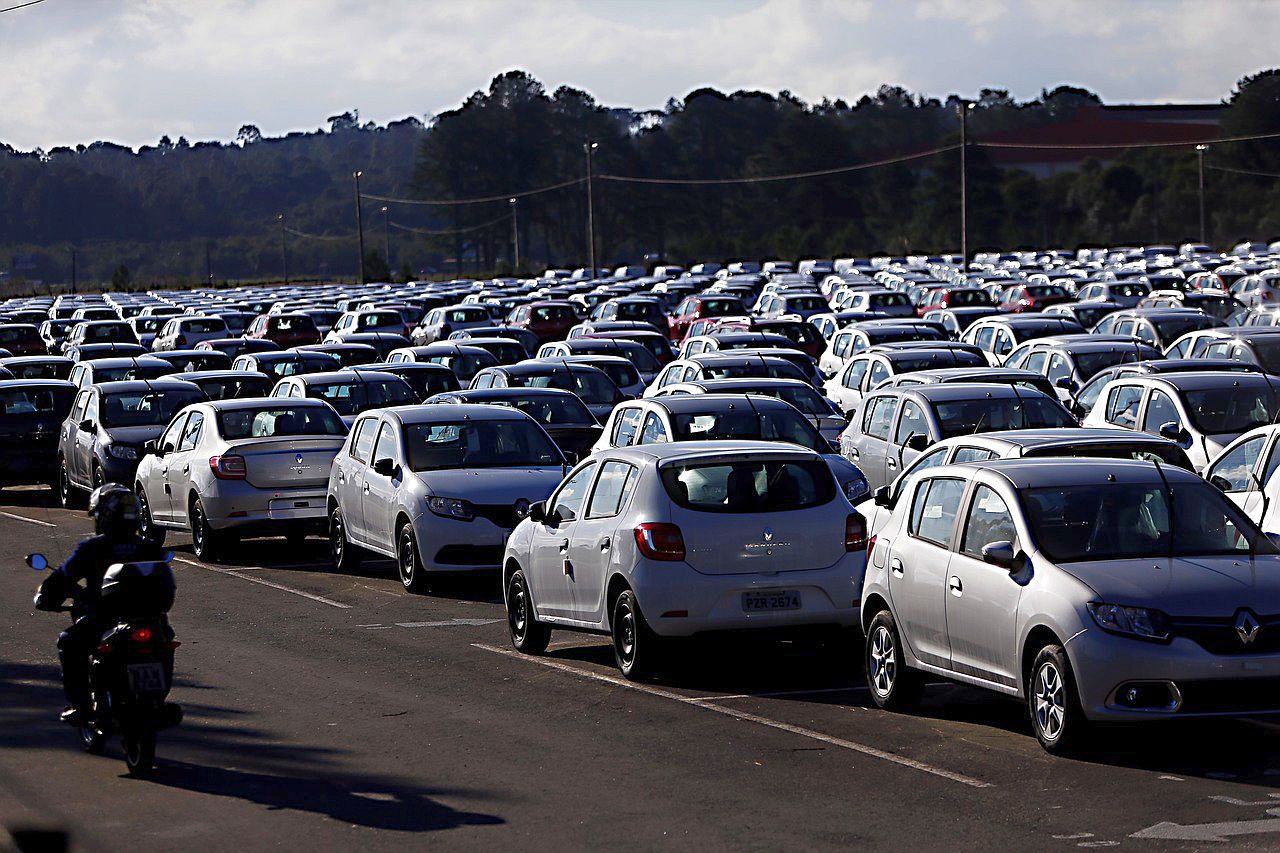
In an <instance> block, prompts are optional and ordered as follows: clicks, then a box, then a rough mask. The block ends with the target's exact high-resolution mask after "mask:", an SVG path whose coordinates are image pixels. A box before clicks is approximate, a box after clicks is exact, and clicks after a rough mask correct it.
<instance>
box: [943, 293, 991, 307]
mask: <svg viewBox="0 0 1280 853" xmlns="http://www.w3.org/2000/svg"><path fill="white" fill-rule="evenodd" d="M947 304H948V305H990V304H991V297H990V296H987V293H986V291H984V290H953V291H952V292H951V295H950V296H949V297H947Z"/></svg>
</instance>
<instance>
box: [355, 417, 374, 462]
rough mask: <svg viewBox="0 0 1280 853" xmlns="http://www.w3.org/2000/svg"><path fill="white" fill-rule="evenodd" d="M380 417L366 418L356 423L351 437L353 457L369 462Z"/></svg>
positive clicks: (358, 460) (359, 460)
mask: <svg viewBox="0 0 1280 853" xmlns="http://www.w3.org/2000/svg"><path fill="white" fill-rule="evenodd" d="M377 429H378V419H377V418H365V419H364V420H362V421H360V423H358V424H356V428H355V430H354V431H353V433H352V437H351V458H352V459H355V460H356V461H357V462H363V463H365V464H366V465H367V464H368V463H369V451H370V450H372V449H373V437H374V435H376V434H377Z"/></svg>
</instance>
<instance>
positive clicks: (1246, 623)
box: [1236, 607, 1262, 646]
mask: <svg viewBox="0 0 1280 853" xmlns="http://www.w3.org/2000/svg"><path fill="white" fill-rule="evenodd" d="M1261 630H1262V625H1260V624H1259V623H1258V617H1257V616H1254V615H1253V611H1252V610H1250V609H1249V608H1247V607H1245V608H1242V609H1240V610H1238V611H1237V612H1236V636H1237V637H1239V638H1240V645H1242V646H1250V645H1253V641H1254V640H1256V639H1258V632H1259V631H1261Z"/></svg>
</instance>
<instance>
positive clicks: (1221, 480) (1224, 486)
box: [1209, 474, 1231, 492]
mask: <svg viewBox="0 0 1280 853" xmlns="http://www.w3.org/2000/svg"><path fill="white" fill-rule="evenodd" d="M1209 482H1210V483H1211V484H1212V485H1214V486H1216V487H1217V488H1219V489H1221V490H1222V491H1224V492H1229V491H1231V481H1230V480H1228V479H1227V478H1226V477H1224V476H1222V475H1221V474H1214V475H1213V476H1212V477H1210V478H1209Z"/></svg>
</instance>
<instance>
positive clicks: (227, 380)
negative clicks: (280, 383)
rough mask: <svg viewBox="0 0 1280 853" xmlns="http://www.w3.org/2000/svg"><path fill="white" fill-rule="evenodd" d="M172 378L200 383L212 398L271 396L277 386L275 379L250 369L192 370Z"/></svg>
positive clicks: (175, 374) (238, 398)
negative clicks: (272, 390)
mask: <svg viewBox="0 0 1280 853" xmlns="http://www.w3.org/2000/svg"><path fill="white" fill-rule="evenodd" d="M170 378H171V379H181V380H183V381H184V382H192V383H194V384H196V385H198V386H199V387H200V390H201V391H203V392H204V395H205V396H206V397H208V398H209V399H210V400H241V399H244V398H246V397H269V396H270V395H271V389H272V388H274V387H275V380H274V379H272V378H271V377H269V376H267V375H266V374H265V373H256V372H254V371H250V370H191V371H186V372H184V373H174V374H172V375H171V376H170Z"/></svg>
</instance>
